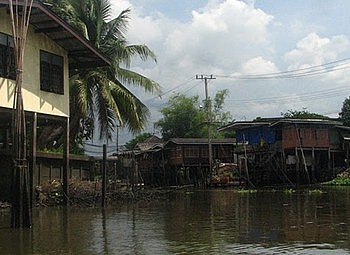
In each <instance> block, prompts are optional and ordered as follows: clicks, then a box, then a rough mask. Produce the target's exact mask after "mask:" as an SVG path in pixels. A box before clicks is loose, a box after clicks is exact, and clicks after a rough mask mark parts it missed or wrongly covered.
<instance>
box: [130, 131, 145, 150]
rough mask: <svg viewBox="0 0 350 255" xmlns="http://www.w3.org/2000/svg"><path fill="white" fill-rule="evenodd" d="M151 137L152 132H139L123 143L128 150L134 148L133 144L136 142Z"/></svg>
mask: <svg viewBox="0 0 350 255" xmlns="http://www.w3.org/2000/svg"><path fill="white" fill-rule="evenodd" d="M150 137H152V134H151V133H143V134H140V135H138V136H136V137H135V138H133V139H131V140H130V141H129V142H127V143H126V144H125V147H126V148H127V149H128V150H132V149H134V148H135V145H136V144H138V143H142V142H144V141H145V140H147V139H148V138H150Z"/></svg>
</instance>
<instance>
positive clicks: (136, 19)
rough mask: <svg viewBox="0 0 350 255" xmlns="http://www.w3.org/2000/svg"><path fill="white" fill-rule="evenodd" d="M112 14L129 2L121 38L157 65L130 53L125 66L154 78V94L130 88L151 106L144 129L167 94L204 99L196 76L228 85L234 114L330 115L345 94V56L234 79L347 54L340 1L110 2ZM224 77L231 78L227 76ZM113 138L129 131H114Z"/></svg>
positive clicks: (347, 9)
mask: <svg viewBox="0 0 350 255" xmlns="http://www.w3.org/2000/svg"><path fill="white" fill-rule="evenodd" d="M111 2H112V4H113V8H114V15H117V14H118V13H119V12H120V11H121V10H123V9H126V8H129V7H130V8H131V10H132V13H131V21H130V27H129V32H128V34H127V39H128V40H129V42H130V43H138V44H146V45H147V46H149V47H150V48H151V49H152V50H153V51H154V52H155V53H156V55H157V58H158V62H157V64H155V63H151V62H141V61H139V60H137V59H135V61H134V62H133V64H132V66H131V68H132V70H135V71H137V72H140V73H142V74H144V75H146V76H148V77H149V78H152V79H153V80H155V81H157V82H158V83H159V84H160V85H161V86H162V90H163V94H162V97H161V98H159V97H156V96H155V95H147V94H144V93H143V92H142V91H141V90H139V89H137V88H131V89H132V90H133V91H134V93H136V94H137V95H138V96H139V97H140V98H142V99H143V101H144V102H145V103H146V104H147V106H148V107H149V108H150V110H151V113H152V115H151V117H150V123H149V125H148V126H147V127H146V129H145V132H153V131H154V130H153V123H154V122H156V121H157V120H159V118H160V117H161V115H160V113H159V110H160V108H161V107H164V106H165V105H166V103H167V101H168V98H169V96H172V95H174V94H176V93H185V94H187V95H189V96H191V95H199V96H200V97H201V98H204V85H203V82H201V81H199V80H196V79H194V77H195V75H196V74H208V75H209V74H213V75H214V76H215V77H217V79H215V80H213V81H211V82H210V84H209V91H210V94H211V95H214V94H215V92H216V91H218V90H221V89H228V90H229V91H230V95H229V98H228V99H227V101H226V110H228V111H230V112H231V114H232V116H233V118H234V119H236V120H243V119H246V120H251V119H254V118H255V117H257V116H261V117H276V116H280V114H281V112H286V111H288V110H290V109H293V110H302V109H307V110H308V111H311V112H316V113H320V114H325V115H329V116H333V117H335V116H337V113H338V112H339V111H340V109H341V106H342V102H343V101H344V99H345V98H346V97H348V96H349V95H350V75H349V73H350V61H349V64H348V62H344V63H343V62H342V69H341V70H338V71H333V70H334V68H336V67H332V68H333V69H332V68H329V69H327V70H328V71H327V72H324V73H322V71H321V73H322V74H320V75H313V76H310V75H306V76H303V77H300V78H295V77H294V78H288V79H260V80H259V79H256V80H249V81H247V80H240V79H235V78H232V77H243V76H245V75H251V74H266V73H276V72H283V71H288V70H298V69H303V68H310V67H313V66H319V65H321V70H323V66H322V65H325V64H327V63H329V62H333V61H337V60H340V59H346V58H349V57H350V1H348V0H255V1H253V0H246V1H239V0H208V1H204V0H112V1H111ZM230 77H231V78H230ZM122 134H123V135H122V139H120V142H121V143H124V142H126V141H128V140H129V139H130V138H132V136H131V135H130V134H128V133H127V132H126V131H123V132H122Z"/></svg>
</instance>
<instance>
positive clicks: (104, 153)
mask: <svg viewBox="0 0 350 255" xmlns="http://www.w3.org/2000/svg"><path fill="white" fill-rule="evenodd" d="M106 168H107V145H106V144H104V145H103V159H102V198H101V206H102V207H105V203H106V172H107V171H106Z"/></svg>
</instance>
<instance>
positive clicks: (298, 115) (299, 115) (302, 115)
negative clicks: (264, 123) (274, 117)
mask: <svg viewBox="0 0 350 255" xmlns="http://www.w3.org/2000/svg"><path fill="white" fill-rule="evenodd" d="M281 115H282V116H283V117H284V118H291V119H329V117H327V116H324V115H321V114H318V113H313V112H309V111H307V110H306V109H303V110H302V111H297V110H288V111H287V112H285V113H283V112H281Z"/></svg>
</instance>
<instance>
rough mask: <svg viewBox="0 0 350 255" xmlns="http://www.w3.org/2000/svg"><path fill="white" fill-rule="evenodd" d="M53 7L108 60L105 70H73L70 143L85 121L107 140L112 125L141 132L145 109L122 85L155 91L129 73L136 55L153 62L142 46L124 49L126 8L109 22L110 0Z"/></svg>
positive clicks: (71, 1)
mask: <svg viewBox="0 0 350 255" xmlns="http://www.w3.org/2000/svg"><path fill="white" fill-rule="evenodd" d="M52 4H53V8H54V10H55V11H56V12H58V13H59V14H60V15H61V16H63V18H65V19H66V20H68V21H69V22H70V23H71V24H72V25H73V26H75V28H76V29H78V30H80V31H81V32H82V34H83V35H84V36H85V37H86V38H87V39H88V40H89V41H90V42H92V43H93V44H94V45H95V47H97V48H98V49H100V50H101V51H102V52H103V53H105V54H106V55H107V56H109V57H110V59H111V60H112V65H111V66H109V67H101V68H95V69H82V70H78V71H77V72H76V73H75V74H74V75H73V76H71V77H70V101H71V104H70V105H71V109H72V111H71V113H72V114H71V120H70V123H71V124H70V125H71V137H72V138H75V137H76V136H77V134H78V132H79V130H80V132H81V131H82V130H81V129H82V128H83V127H84V123H87V122H88V123H95V122H97V123H98V126H99V131H100V138H110V137H111V134H112V132H113V129H114V127H115V123H116V122H118V123H119V124H120V125H121V126H126V127H127V128H128V129H129V130H130V131H131V132H134V133H135V132H138V131H141V130H142V128H143V126H144V124H145V123H146V121H147V117H148V116H149V110H148V108H147V107H146V105H144V104H143V103H142V102H141V100H139V99H138V98H137V97H136V96H135V95H134V94H133V93H132V92H131V91H130V90H129V89H128V88H127V87H126V86H127V85H133V86H138V87H141V88H143V89H144V91H145V92H149V93H157V92H160V86H159V84H157V83H156V82H154V81H153V80H151V79H149V78H147V77H145V76H143V75H141V74H139V73H136V72H133V71H131V70H130V69H129V67H130V64H131V60H132V58H133V57H135V56H136V57H139V58H140V59H141V60H143V61H145V60H147V59H151V60H153V61H155V62H156V56H155V54H154V53H153V52H152V51H151V50H150V49H149V48H148V47H147V46H146V45H128V42H127V41H126V38H125V32H126V31H127V25H128V21H129V19H130V17H129V15H130V9H126V10H124V11H122V12H121V13H120V15H119V16H118V17H116V18H114V19H111V4H110V1H109V0H64V1H60V2H59V4H58V3H57V1H55V0H52ZM89 126H90V127H91V126H93V125H89ZM89 131H90V132H91V130H89ZM48 140H49V139H48Z"/></svg>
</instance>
